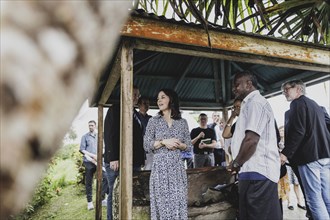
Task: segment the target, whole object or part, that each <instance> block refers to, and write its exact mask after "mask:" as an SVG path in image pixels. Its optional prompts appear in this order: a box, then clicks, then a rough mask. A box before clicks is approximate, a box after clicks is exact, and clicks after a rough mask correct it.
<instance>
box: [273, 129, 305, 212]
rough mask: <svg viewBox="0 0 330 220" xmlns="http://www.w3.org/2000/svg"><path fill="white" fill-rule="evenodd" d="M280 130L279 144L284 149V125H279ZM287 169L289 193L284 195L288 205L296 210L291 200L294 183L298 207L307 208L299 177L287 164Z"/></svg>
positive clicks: (287, 188) (287, 189) (287, 191)
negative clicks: (291, 189)
mask: <svg viewBox="0 0 330 220" xmlns="http://www.w3.org/2000/svg"><path fill="white" fill-rule="evenodd" d="M279 132H280V137H281V140H280V143H279V146H280V149H281V150H283V149H284V126H280V127H279ZM286 170H287V175H286V176H287V179H285V184H286V182H287V183H288V184H289V187H286V188H285V192H286V193H287V195H285V196H283V197H284V198H286V199H287V200H288V206H287V207H288V209H290V210H294V207H293V205H292V204H291V202H290V184H293V191H294V193H295V195H296V198H297V206H298V208H301V209H303V210H306V206H304V205H303V200H302V195H301V193H300V185H299V181H298V178H297V176H296V175H295V174H294V172H293V170H292V168H291V166H290V165H286ZM285 178H286V177H285ZM285 186H286V185H285ZM284 200H285V199H283V201H284Z"/></svg>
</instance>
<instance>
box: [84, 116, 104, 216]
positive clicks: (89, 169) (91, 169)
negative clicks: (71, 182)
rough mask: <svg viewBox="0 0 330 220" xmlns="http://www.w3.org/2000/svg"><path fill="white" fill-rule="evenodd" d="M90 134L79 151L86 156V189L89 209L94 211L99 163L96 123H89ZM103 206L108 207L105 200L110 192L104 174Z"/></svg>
mask: <svg viewBox="0 0 330 220" xmlns="http://www.w3.org/2000/svg"><path fill="white" fill-rule="evenodd" d="M88 128H89V132H88V133H86V134H85V135H84V136H82V138H81V143H80V149H79V151H80V152H81V153H82V154H84V159H83V163H84V167H85V187H86V197H87V209H88V210H92V209H94V205H93V177H94V173H95V172H96V161H97V133H96V132H95V129H96V122H95V121H94V120H91V121H89V122H88ZM102 175H103V179H102V199H103V200H102V205H103V206H106V205H107V201H106V200H105V197H106V193H107V192H108V183H107V179H106V177H105V175H104V173H103V172H102Z"/></svg>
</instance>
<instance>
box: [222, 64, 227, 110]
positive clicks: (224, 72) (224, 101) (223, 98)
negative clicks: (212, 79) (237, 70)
mask: <svg viewBox="0 0 330 220" xmlns="http://www.w3.org/2000/svg"><path fill="white" fill-rule="evenodd" d="M226 64H227V62H226V61H224V60H220V76H221V84H222V88H221V89H222V102H223V104H224V105H225V104H227V100H226V97H227V94H226V87H225V86H224V85H225V84H224V83H223V82H225V81H226V77H225V74H226Z"/></svg>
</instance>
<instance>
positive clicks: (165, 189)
mask: <svg viewBox="0 0 330 220" xmlns="http://www.w3.org/2000/svg"><path fill="white" fill-rule="evenodd" d="M157 105H158V108H159V113H158V114H157V115H156V116H154V117H152V118H151V119H150V120H149V123H148V125H147V130H146V133H145V136H144V148H145V150H146V152H150V151H153V152H154V161H153V164H152V169H151V174H150V210H151V212H150V214H151V220H158V219H183V220H184V219H188V205H187V203H188V185H187V174H186V170H185V167H184V164H183V163H182V161H181V152H182V151H191V139H190V136H189V129H188V123H187V121H186V120H185V119H183V118H181V112H180V108H179V98H178V95H177V94H176V93H175V92H174V91H173V90H170V89H161V90H160V91H159V93H158V97H157Z"/></svg>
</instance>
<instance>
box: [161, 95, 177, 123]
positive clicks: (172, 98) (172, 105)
mask: <svg viewBox="0 0 330 220" xmlns="http://www.w3.org/2000/svg"><path fill="white" fill-rule="evenodd" d="M160 92H164V93H165V95H167V96H168V97H169V98H170V102H169V103H168V104H169V107H170V109H171V118H173V119H174V120H178V119H181V112H180V105H179V97H178V94H177V93H176V92H175V91H173V90H172V89H161V90H159V92H158V93H160ZM158 114H160V115H162V116H163V112H162V111H159V112H158Z"/></svg>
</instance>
